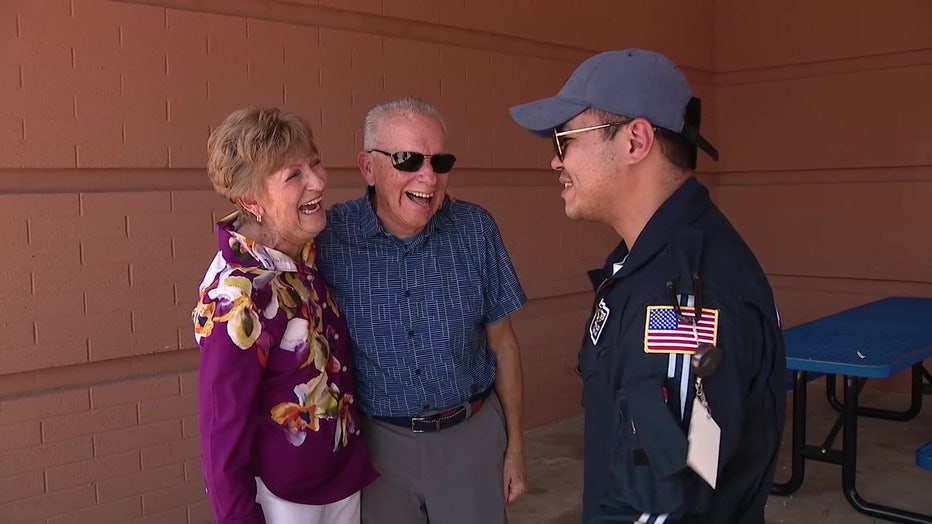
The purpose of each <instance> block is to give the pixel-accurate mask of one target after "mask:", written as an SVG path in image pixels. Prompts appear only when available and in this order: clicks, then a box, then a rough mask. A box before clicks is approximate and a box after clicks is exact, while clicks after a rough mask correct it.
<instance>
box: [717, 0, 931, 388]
mask: <svg viewBox="0 0 932 524" xmlns="http://www.w3.org/2000/svg"><path fill="white" fill-rule="evenodd" d="M715 28H716V31H715V38H716V43H715V69H716V75H715V85H716V89H715V98H716V102H717V109H718V112H717V114H716V120H717V124H718V134H717V139H718V147H719V148H720V149H721V150H722V151H723V154H722V161H721V162H719V164H718V165H717V166H715V171H716V173H717V174H716V175H715V176H714V177H712V180H711V183H712V184H713V185H714V193H715V197H716V199H717V201H718V203H719V205H720V206H721V207H722V208H723V209H724V211H725V212H726V213H727V214H728V215H729V216H730V218H731V219H732V220H733V222H735V224H736V225H737V227H738V229H739V230H741V232H742V233H743V234H744V235H745V237H746V239H747V240H748V242H749V243H750V244H751V247H752V248H754V250H755V252H756V253H757V255H758V256H759V258H760V259H761V262H762V264H763V266H764V268H765V270H766V271H767V273H768V274H769V276H770V279H771V282H772V283H773V285H774V288H775V293H776V295H777V298H778V302H779V306H780V307H781V310H782V312H783V314H784V320H785V323H786V325H788V326H792V325H795V324H798V323H800V322H802V321H807V320H810V319H812V318H816V317H818V316H821V315H824V314H827V313H831V312H834V311H837V310H840V309H843V308H846V307H850V306H854V305H857V304H861V303H865V302H869V301H872V300H875V299H878V298H882V297H885V296H890V295H913V296H927V297H928V296H932V243H930V238H932V236H930V235H929V232H928V224H929V223H930V222H932V206H930V204H929V202H932V125H929V122H930V121H932V102H930V99H929V93H930V92H932V3H930V2H927V1H923V0H895V1H892V2H886V3H883V4H878V3H874V2H868V1H856V2H851V1H847V0H831V1H825V2H807V1H805V0H791V1H786V2H779V3H770V4H764V3H760V2H742V1H740V0H718V2H717V4H716V16H715ZM899 382H900V383H901V384H902V381H899Z"/></svg>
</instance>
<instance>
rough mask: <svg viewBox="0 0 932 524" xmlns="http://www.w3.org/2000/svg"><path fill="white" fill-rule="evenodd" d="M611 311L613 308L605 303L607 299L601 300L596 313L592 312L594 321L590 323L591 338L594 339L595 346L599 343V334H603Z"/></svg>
mask: <svg viewBox="0 0 932 524" xmlns="http://www.w3.org/2000/svg"><path fill="white" fill-rule="evenodd" d="M611 312H612V310H611V309H609V307H608V306H607V305H606V304H605V299H604V298H603V299H602V300H599V304H598V305H597V306H596V307H595V313H593V314H592V322H590V323H589V340H591V341H592V345H593V346H594V345H596V344H598V343H599V336H600V335H602V330H603V329H604V328H605V323H606V322H607V321H608V315H609V313H611Z"/></svg>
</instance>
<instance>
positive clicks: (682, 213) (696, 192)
mask: <svg viewBox="0 0 932 524" xmlns="http://www.w3.org/2000/svg"><path fill="white" fill-rule="evenodd" d="M711 205H712V200H711V199H710V198H709V190H708V189H706V187H705V186H703V185H702V184H700V183H699V181H698V180H697V179H696V177H694V176H691V177H689V178H688V179H687V180H686V181H685V182H683V184H682V185H681V186H680V187H679V188H677V189H676V191H674V192H673V194H672V195H670V196H669V198H667V199H666V200H665V201H664V202H663V204H661V205H660V207H659V208H657V211H655V212H654V214H653V215H652V216H651V218H650V220H648V221H647V224H646V225H645V226H644V230H643V231H641V234H640V235H638V238H637V241H635V243H634V249H632V250H631V251H630V252H629V251H628V248H627V246H626V245H625V243H624V241H622V242H621V244H619V245H618V247H617V248H615V251H613V252H612V254H611V255H610V256H609V259H608V261H607V263H606V268H605V271H606V274H607V275H612V274H613V273H612V271H611V270H612V264H613V263H614V262H618V261H619V260H621V259H622V258H623V257H626V258H625V261H624V267H623V268H621V269H620V270H619V271H618V272H617V273H615V274H614V275H615V276H623V275H627V274H630V273H631V272H632V271H634V270H635V269H637V268H638V267H640V266H641V265H643V264H644V263H646V262H647V261H648V260H650V259H651V258H653V256H654V254H655V253H657V251H659V250H660V249H662V248H663V246H665V245H667V243H668V242H669V241H670V238H671V237H672V235H673V234H674V233H677V232H678V231H679V230H680V228H681V227H682V226H685V225H687V224H690V223H692V222H694V221H695V220H696V219H697V218H699V216H701V215H702V213H705V212H706V210H707V209H708V208H709V206H711Z"/></svg>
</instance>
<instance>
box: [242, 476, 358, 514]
mask: <svg viewBox="0 0 932 524" xmlns="http://www.w3.org/2000/svg"><path fill="white" fill-rule="evenodd" d="M256 502H258V503H259V505H260V506H262V513H263V514H264V515H265V521H266V523H267V524H359V492H358V491H357V492H356V493H353V494H352V495H350V496H348V497H346V498H345V499H343V500H338V501H337V502H331V503H330V504H324V505H323V506H311V505H307V504H297V503H295V502H289V501H287V500H285V499H281V498H278V497H276V496H275V495H274V494H273V493H272V492H271V491H269V488H267V487H265V483H264V482H262V479H260V478H258V477H256Z"/></svg>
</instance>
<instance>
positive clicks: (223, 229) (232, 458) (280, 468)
mask: <svg viewBox="0 0 932 524" xmlns="http://www.w3.org/2000/svg"><path fill="white" fill-rule="evenodd" d="M207 149H208V157H209V158H208V166H207V172H208V175H209V176H210V180H211V182H212V183H213V186H214V189H216V191H217V192H218V193H220V194H221V195H223V196H224V197H226V198H229V199H230V200H231V201H232V202H234V203H235V204H236V205H237V206H238V208H239V209H238V210H237V211H236V212H234V213H233V214H232V215H230V216H228V217H226V218H224V219H222V220H221V221H220V222H219V223H218V224H217V245H218V249H219V251H218V252H217V255H216V256H215V257H214V260H213V263H211V265H210V267H209V268H208V270H207V274H206V275H205V276H204V280H203V281H202V282H201V286H200V299H199V301H198V304H197V307H196V308H195V310H194V315H193V316H194V332H195V338H196V339H197V343H198V345H199V346H200V348H201V360H200V367H199V370H198V401H199V402H198V423H199V431H200V437H201V452H202V462H203V469H204V480H205V483H206V485H207V496H208V498H209V499H210V502H211V505H212V506H213V510H214V514H215V515H216V517H217V521H218V522H220V523H232V522H236V523H237V524H246V523H249V524H252V523H262V522H268V523H285V522H287V523H289V524H290V523H308V524H311V523H325V522H326V523H328V524H330V523H339V524H343V523H358V522H359V491H360V490H361V489H362V488H363V487H365V486H366V485H368V484H369V483H371V482H372V481H373V480H375V478H376V477H377V473H376V472H375V470H374V469H373V467H372V465H371V463H370V462H369V455H368V453H367V451H366V449H365V447H364V444H363V441H362V439H361V438H360V435H359V429H358V428H359V420H358V413H357V411H356V405H355V404H354V402H353V393H354V390H353V383H352V372H353V370H352V365H351V362H350V344H349V335H348V333H347V328H346V321H345V320H344V318H343V315H342V313H341V311H340V309H339V308H338V307H337V305H336V303H335V302H334V301H333V298H332V297H331V295H330V292H329V290H328V289H327V285H326V283H325V282H324V280H323V278H322V277H321V276H320V274H319V273H318V272H317V269H316V267H315V264H314V256H315V247H314V242H313V240H314V237H315V236H317V234H318V233H320V231H321V230H322V229H323V228H324V225H325V224H326V215H325V213H324V210H323V206H322V202H323V197H324V186H325V184H326V178H327V175H326V172H325V171H324V168H323V165H322V164H321V161H320V155H319V154H318V151H317V147H316V146H315V145H314V139H313V136H312V134H311V130H310V128H309V127H308V125H307V123H306V122H305V121H304V120H302V119H301V118H300V117H298V116H296V115H294V114H290V113H284V112H281V111H278V110H276V109H261V108H247V109H241V110H239V111H236V112H234V113H233V114H231V115H230V116H229V117H227V119H226V120H224V122H223V123H222V124H221V125H220V126H219V127H218V128H217V129H215V130H214V132H213V133H211V135H210V139H209V140H208V144H207Z"/></svg>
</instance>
